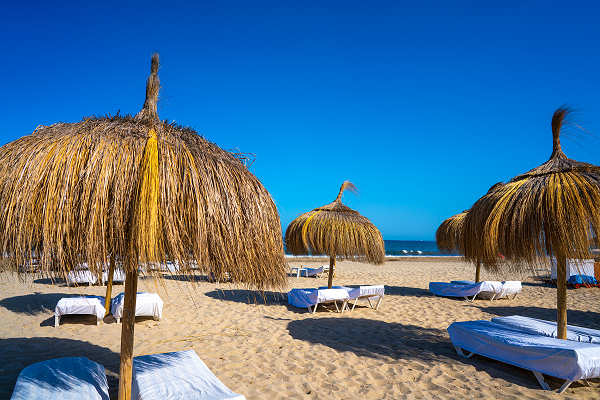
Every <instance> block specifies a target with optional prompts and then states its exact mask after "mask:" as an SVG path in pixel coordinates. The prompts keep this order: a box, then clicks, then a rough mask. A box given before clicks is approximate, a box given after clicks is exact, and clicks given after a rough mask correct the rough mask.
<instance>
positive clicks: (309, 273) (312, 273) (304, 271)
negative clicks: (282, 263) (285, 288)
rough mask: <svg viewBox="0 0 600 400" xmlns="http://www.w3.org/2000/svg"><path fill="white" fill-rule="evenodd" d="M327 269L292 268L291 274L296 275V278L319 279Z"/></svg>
mask: <svg viewBox="0 0 600 400" xmlns="http://www.w3.org/2000/svg"><path fill="white" fill-rule="evenodd" d="M324 271H325V269H324V268H323V267H318V268H310V267H291V268H290V274H292V275H296V278H300V277H301V276H305V277H307V278H308V277H319V276H321V274H323V272H324Z"/></svg>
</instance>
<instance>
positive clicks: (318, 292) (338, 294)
mask: <svg viewBox="0 0 600 400" xmlns="http://www.w3.org/2000/svg"><path fill="white" fill-rule="evenodd" d="M349 299H350V296H348V292H347V291H346V290H344V289H292V290H290V291H289V292H288V303H289V304H290V305H292V306H294V307H300V308H308V312H312V313H315V312H316V311H317V306H318V305H319V304H326V303H334V304H335V308H336V310H337V311H338V312H342V313H343V312H344V310H345V309H346V307H347V306H348V300H349ZM338 301H339V302H341V303H342V308H341V310H340V308H339V307H338V304H337V302H338ZM311 307H312V310H311Z"/></svg>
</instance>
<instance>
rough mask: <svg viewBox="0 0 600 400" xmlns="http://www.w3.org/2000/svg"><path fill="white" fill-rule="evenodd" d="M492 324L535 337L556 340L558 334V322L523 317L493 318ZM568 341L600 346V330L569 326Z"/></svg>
mask: <svg viewBox="0 0 600 400" xmlns="http://www.w3.org/2000/svg"><path fill="white" fill-rule="evenodd" d="M492 322H494V323H496V324H501V325H504V326H506V327H507V328H511V329H515V330H518V331H521V332H526V333H531V334H533V335H540V336H547V337H552V338H556V337H557V333H558V330H557V328H556V322H552V321H546V320H543V319H537V318H529V317H523V316H521V315H511V316H508V317H495V318H492ZM567 340H572V341H575V342H582V343H595V344H600V330H598V329H590V328H582V327H579V326H575V325H567Z"/></svg>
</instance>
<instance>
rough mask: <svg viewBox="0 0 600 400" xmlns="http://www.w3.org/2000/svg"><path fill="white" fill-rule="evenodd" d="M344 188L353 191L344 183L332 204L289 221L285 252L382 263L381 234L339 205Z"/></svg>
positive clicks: (354, 212)
mask: <svg viewBox="0 0 600 400" xmlns="http://www.w3.org/2000/svg"><path fill="white" fill-rule="evenodd" d="M346 189H349V190H352V191H356V187H355V186H354V185H353V184H352V183H350V182H344V183H343V184H342V187H341V188H340V192H339V193H338V196H337V197H336V199H335V200H334V202H333V203H330V204H327V205H325V206H323V207H319V208H315V209H314V210H312V211H309V212H307V213H304V214H302V215H300V216H299V217H298V218H296V219H295V220H294V221H292V222H291V223H290V225H289V226H288V227H287V230H286V233H285V243H286V247H287V249H288V251H289V252H291V253H292V254H295V255H305V254H309V253H310V254H326V255H329V256H332V255H333V256H337V257H338V258H342V259H348V260H356V261H367V262H370V263H374V264H380V263H383V261H384V259H385V248H384V244H383V238H382V236H381V233H380V232H379V230H378V229H377V228H376V227H375V225H373V224H372V223H371V221H369V220H368V219H367V218H365V217H363V216H362V215H360V214H359V213H358V212H357V211H354V210H352V209H351V208H349V207H347V206H345V205H343V204H342V202H341V196H342V193H343V192H344V190H346Z"/></svg>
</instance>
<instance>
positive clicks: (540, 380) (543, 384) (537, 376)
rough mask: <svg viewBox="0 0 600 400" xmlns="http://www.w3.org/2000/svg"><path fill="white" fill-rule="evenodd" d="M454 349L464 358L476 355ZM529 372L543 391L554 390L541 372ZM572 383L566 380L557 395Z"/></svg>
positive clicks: (455, 347)
mask: <svg viewBox="0 0 600 400" xmlns="http://www.w3.org/2000/svg"><path fill="white" fill-rule="evenodd" d="M454 349H455V350H456V353H457V354H458V355H459V356H461V357H464V358H471V357H473V355H474V354H475V353H473V352H468V354H465V352H463V349H461V348H460V347H458V346H454ZM529 371H531V372H532V373H533V375H534V376H535V379H537V381H538V383H539V384H540V386H541V387H542V389H544V390H550V391H551V390H552V389H551V388H550V386H548V384H547V383H546V381H545V380H544V375H542V374H541V373H540V372H538V371H534V370H532V369H530V370H529ZM582 380H583V382H585V384H586V385H588V386H589V383H588V382H587V381H586V380H585V379H582ZM571 383H573V381H570V380H566V381H565V383H563V385H562V386H561V387H560V388H559V389H558V390H557V393H559V394H560V393H562V392H564V391H565V390H567V388H568V387H569V386H571Z"/></svg>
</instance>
